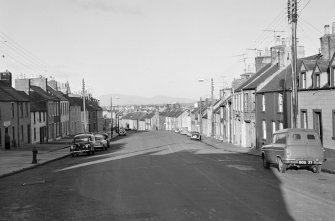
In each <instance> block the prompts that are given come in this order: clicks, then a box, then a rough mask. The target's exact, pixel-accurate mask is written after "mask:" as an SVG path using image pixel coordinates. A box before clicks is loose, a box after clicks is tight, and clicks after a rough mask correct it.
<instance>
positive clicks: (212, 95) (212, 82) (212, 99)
mask: <svg viewBox="0 0 335 221" xmlns="http://www.w3.org/2000/svg"><path fill="white" fill-rule="evenodd" d="M213 106H214V81H213V78H211V121H212V122H211V123H212V130H211V137H212V139H213V140H212V141H214V113H213Z"/></svg>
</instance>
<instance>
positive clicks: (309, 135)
mask: <svg viewBox="0 0 335 221" xmlns="http://www.w3.org/2000/svg"><path fill="white" fill-rule="evenodd" d="M307 139H308V140H315V135H314V134H307Z"/></svg>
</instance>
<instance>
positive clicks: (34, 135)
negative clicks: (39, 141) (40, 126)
mask: <svg viewBox="0 0 335 221" xmlns="http://www.w3.org/2000/svg"><path fill="white" fill-rule="evenodd" d="M34 140H36V128H34Z"/></svg>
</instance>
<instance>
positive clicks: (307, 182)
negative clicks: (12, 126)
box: [0, 131, 335, 221]
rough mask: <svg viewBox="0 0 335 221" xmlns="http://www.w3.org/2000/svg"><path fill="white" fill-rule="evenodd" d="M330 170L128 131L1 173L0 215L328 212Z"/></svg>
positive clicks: (312, 215) (255, 216)
mask: <svg viewBox="0 0 335 221" xmlns="http://www.w3.org/2000/svg"><path fill="white" fill-rule="evenodd" d="M334 217H335V178H334V175H330V174H325V173H321V174H313V173H312V172H311V171H307V170H289V171H287V172H286V173H285V174H281V173H278V171H277V170H276V168H271V169H264V168H263V167H262V162H261V159H260V158H259V157H256V156H251V155H247V154H238V153H232V152H226V151H224V150H223V149H216V148H214V147H212V146H209V145H206V144H204V143H201V142H199V141H191V140H190V139H189V138H188V137H187V136H185V135H180V134H175V133H173V132H160V131H154V132H136V133H135V132H133V133H128V135H127V136H125V137H120V138H118V139H117V140H116V141H114V142H113V143H112V148H110V149H109V150H108V151H101V152H98V153H96V155H94V156H80V157H76V158H72V157H67V158H64V159H62V160H58V161H55V162H52V163H49V164H46V165H43V166H40V167H37V168H34V169H31V170H28V171H25V172H21V173H19V174H15V175H12V176H9V177H4V178H2V179H0V220H126V221H129V220H167V221H176V220H201V221H203V220H257V221H260V220H303V221H306V220H313V221H314V220H334Z"/></svg>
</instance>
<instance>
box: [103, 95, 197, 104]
mask: <svg viewBox="0 0 335 221" xmlns="http://www.w3.org/2000/svg"><path fill="white" fill-rule="evenodd" d="M111 97H113V106H114V105H131V104H134V105H136V104H137V105H143V104H144V105H145V104H171V103H194V102H196V101H195V100H193V99H189V98H175V97H167V96H155V97H141V96H132V95H124V94H106V95H102V96H100V97H97V99H99V100H100V105H101V106H109V105H110V100H111Z"/></svg>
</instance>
